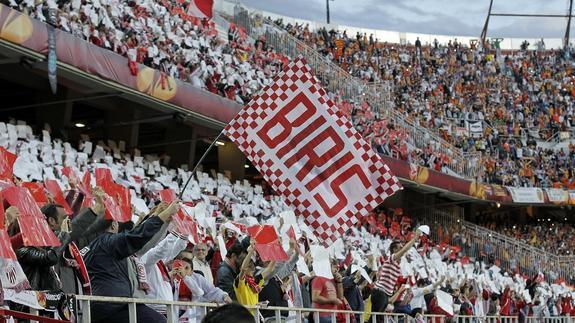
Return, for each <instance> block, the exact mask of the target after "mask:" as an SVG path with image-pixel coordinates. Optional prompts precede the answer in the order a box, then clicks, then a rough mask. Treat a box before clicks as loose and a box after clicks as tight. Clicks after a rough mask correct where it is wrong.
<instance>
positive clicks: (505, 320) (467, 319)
mask: <svg viewBox="0 0 575 323" xmlns="http://www.w3.org/2000/svg"><path fill="white" fill-rule="evenodd" d="M76 300H77V301H78V302H79V304H80V308H81V310H80V311H78V312H79V313H80V314H81V317H79V320H78V322H83V323H91V318H90V311H89V308H90V303H91V302H106V303H116V304H118V303H120V304H126V305H127V306H128V310H129V322H130V323H135V322H137V321H138V320H137V314H136V313H137V310H136V307H137V305H138V304H148V305H150V304H156V305H164V306H166V310H167V322H168V323H171V322H177V321H178V319H177V318H174V317H173V315H172V313H174V311H173V309H174V307H175V306H178V307H193V308H195V309H196V310H199V311H200V313H201V316H202V317H203V316H205V315H206V314H207V313H208V312H209V311H210V310H213V309H214V308H216V307H218V306H220V305H219V304H215V303H196V302H180V301H160V300H151V299H139V298H124V297H108V296H87V295H77V296H76ZM246 308H248V309H249V310H251V311H252V313H253V314H254V321H255V322H256V323H260V322H288V321H289V322H296V323H302V322H307V317H309V315H310V314H311V316H312V317H313V319H314V322H320V320H319V318H320V316H322V317H329V318H330V322H331V323H342V322H346V323H349V322H351V321H352V316H360V317H361V322H364V319H366V318H367V317H369V319H368V320H367V321H365V322H372V323H376V322H379V323H381V322H384V323H400V322H416V320H415V318H413V317H411V316H409V315H406V314H398V313H367V312H360V311H344V310H321V309H315V308H299V307H276V306H267V307H263V306H246ZM262 310H263V311H273V312H274V315H273V316H271V317H267V318H266V319H263V316H262V315H261V311H262ZM285 313H289V315H287V316H286V315H285ZM323 314H329V315H326V316H324V315H323ZM419 318H420V319H421V320H420V321H419V322H421V321H423V322H430V323H444V322H455V323H476V322H482V323H518V322H519V318H518V317H517V316H499V315H497V316H465V315H455V316H453V317H449V318H448V317H446V316H444V315H432V314H426V315H423V316H420V317H419ZM525 322H527V323H539V322H551V323H572V322H573V318H571V317H562V316H557V317H526V318H525Z"/></svg>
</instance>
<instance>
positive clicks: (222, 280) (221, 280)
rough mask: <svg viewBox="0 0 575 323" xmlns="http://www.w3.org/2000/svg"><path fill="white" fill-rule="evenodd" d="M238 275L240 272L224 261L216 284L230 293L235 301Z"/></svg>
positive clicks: (219, 268)
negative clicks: (235, 283)
mask: <svg viewBox="0 0 575 323" xmlns="http://www.w3.org/2000/svg"><path fill="white" fill-rule="evenodd" d="M237 275H238V273H237V272H236V271H235V270H234V269H233V268H232V267H231V266H230V265H228V264H227V262H225V261H222V262H221V263H220V267H218V274H217V277H216V278H217V279H216V286H217V287H219V288H220V289H221V290H223V291H224V292H226V293H228V295H230V298H231V299H233V300H234V301H237V299H236V293H235V291H234V280H235V279H236V276H237Z"/></svg>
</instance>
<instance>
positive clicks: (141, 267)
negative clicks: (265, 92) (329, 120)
mask: <svg viewBox="0 0 575 323" xmlns="http://www.w3.org/2000/svg"><path fill="white" fill-rule="evenodd" d="M8 4H9V5H10V6H12V7H16V8H18V9H19V10H22V11H24V12H28V14H30V15H31V16H33V17H35V18H37V19H40V20H43V21H45V20H46V19H45V16H46V9H48V8H51V9H55V8H58V11H57V15H56V16H57V22H56V25H57V26H58V27H59V28H62V29H64V30H66V31H68V32H71V33H73V34H75V35H77V36H78V37H81V38H83V39H86V40H88V41H90V42H92V43H94V44H96V45H99V46H103V47H106V48H109V49H110V50H113V51H115V52H117V53H119V54H122V55H125V56H127V57H128V58H129V60H130V62H131V63H130V64H129V66H127V68H131V69H132V71H133V72H134V73H137V70H135V69H137V66H136V65H135V64H133V63H132V62H138V63H142V64H145V65H147V66H150V67H153V68H157V69H159V70H161V71H163V72H164V73H165V74H166V75H170V76H173V77H176V78H178V79H182V80H186V81H189V82H191V83H192V84H194V85H195V86H198V87H201V88H204V89H207V90H209V91H212V92H214V93H217V94H220V95H224V96H226V97H228V98H230V99H232V100H235V101H238V102H243V103H245V102H247V101H248V100H249V98H250V97H251V95H253V94H254V93H256V92H257V91H258V90H259V89H260V88H261V87H263V86H265V85H266V84H268V83H269V81H270V79H271V78H272V77H273V75H275V73H276V72H277V71H278V70H279V69H280V68H281V66H282V65H283V64H285V62H286V60H287V58H286V57H283V56H281V55H278V54H276V53H275V52H274V51H273V48H267V47H266V46H265V44H264V42H263V41H262V40H258V41H257V43H255V44H249V41H248V40H247V38H246V37H245V33H244V32H243V31H242V30H241V29H240V28H236V27H232V28H231V29H230V31H229V35H228V41H227V42H226V41H222V40H220V39H218V37H217V32H216V30H215V26H214V24H213V22H209V21H206V20H198V19H195V18H191V17H187V16H186V15H185V13H184V12H183V7H182V4H181V3H179V2H177V1H174V2H170V1H169V0H165V1H162V2H154V1H151V0H147V1H138V2H127V3H123V2H119V1H107V0H92V1H82V2H80V1H72V2H68V3H60V2H58V3H56V2H52V1H47V2H42V3H35V2H30V1H22V2H16V1H10V2H8ZM168 13H169V14H168ZM286 28H287V29H288V30H289V31H290V32H291V33H293V34H294V35H296V36H297V37H300V38H302V39H304V40H306V41H308V42H309V43H310V44H312V45H314V46H322V47H319V48H318V50H320V51H322V52H324V53H325V54H326V55H333V59H334V60H336V61H337V62H338V63H340V64H341V66H343V67H344V68H345V69H346V70H349V71H350V73H351V74H352V75H354V76H357V77H360V78H362V79H366V80H375V81H377V80H388V81H393V82H394V84H395V91H396V96H395V97H396V102H395V104H396V106H397V109H399V110H400V111H402V113H404V114H405V115H406V116H407V117H409V118H411V119H413V120H414V121H415V122H417V123H418V124H421V125H424V126H426V127H429V128H436V129H445V128H446V127H451V128H452V129H453V125H459V126H461V125H464V122H466V121H467V122H469V121H472V122H473V121H476V120H480V121H485V122H487V123H490V125H489V127H485V129H484V130H483V132H482V133H481V135H480V136H479V137H478V138H471V137H469V136H465V135H458V133H457V132H456V131H453V130H452V131H443V134H444V136H445V139H447V140H450V141H452V142H453V143H454V144H455V145H457V146H458V147H461V148H462V149H464V150H467V151H472V150H480V151H483V152H484V153H485V154H486V156H487V157H486V160H485V163H486V164H487V165H488V166H487V167H486V175H485V180H486V181H488V182H495V183H499V182H501V184H507V185H515V186H534V185H536V186H562V187H569V186H571V185H572V178H573V174H572V173H571V172H572V170H571V169H573V167H572V166H573V164H574V163H575V158H574V149H573V147H570V150H569V152H562V153H560V154H558V155H557V156H555V155H554V154H552V153H551V152H549V151H541V150H539V149H537V148H535V147H534V145H533V144H529V145H528V146H527V147H523V146H522V143H521V141H520V140H519V139H518V135H519V134H521V132H522V131H528V132H529V131H530V130H531V129H532V128H536V129H537V131H536V133H535V134H533V133H532V132H529V133H530V134H531V135H534V136H539V137H542V138H547V137H548V136H550V135H553V134H554V133H556V132H557V131H559V130H568V128H570V125H571V123H570V122H571V118H572V107H571V90H572V89H573V88H572V85H571V81H570V77H571V75H572V67H571V66H570V63H569V62H570V61H566V60H564V59H563V58H562V57H561V56H560V55H558V54H557V53H555V52H544V53H529V52H520V53H519V54H514V55H508V56H506V57H505V58H504V57H503V56H502V55H500V54H499V53H500V52H499V51H496V52H497V53H498V55H493V54H492V53H491V52H489V53H487V51H486V52H485V53H484V52H482V51H481V50H479V49H477V48H466V47H464V46H462V45H461V44H458V43H456V42H455V43H451V44H448V46H439V45H438V44H434V45H433V46H425V47H423V46H415V47H412V46H391V45H388V44H379V43H378V42H377V40H373V39H370V40H367V37H365V35H363V37H362V36H361V35H359V36H360V37H356V38H355V40H354V39H352V38H349V37H347V36H346V35H344V34H342V35H341V37H337V36H336V35H337V32H335V31H334V32H327V31H325V30H322V31H319V32H317V33H315V32H311V31H309V30H306V28H305V27H300V26H297V27H294V26H291V27H290V26H286ZM339 39H343V40H344V44H345V47H344V48H343V53H339V54H338V53H337V50H336V49H338V47H337V46H335V45H334V44H336V43H337V40H339ZM322 42H323V45H322ZM332 43H333V44H332ZM336 56H337V57H336ZM334 97H335V96H334ZM335 99H336V102H337V104H338V106H340V108H341V109H342V111H344V113H346V114H348V115H350V116H352V117H353V120H354V124H355V125H356V127H358V129H359V130H360V131H361V132H362V134H363V135H364V136H366V138H368V139H371V140H372V141H373V142H374V146H376V147H375V148H376V149H377V150H378V151H380V152H382V153H386V154H390V155H392V156H395V157H398V158H402V159H406V160H409V161H411V162H414V163H418V164H423V165H426V166H429V167H431V168H434V169H437V170H440V171H442V170H443V168H444V167H445V165H446V164H447V160H446V159H448V158H449V156H438V155H437V154H436V153H435V152H434V149H433V147H432V146H430V147H429V148H428V149H426V150H425V149H424V150H422V149H413V147H412V146H413V145H411V147H410V144H409V138H407V136H406V133H405V131H404V130H402V129H396V128H395V126H394V125H393V124H391V123H389V122H386V121H385V120H377V119H375V118H374V117H373V116H371V115H370V112H369V105H368V103H365V102H364V103H356V102H345V101H343V100H338V99H337V98H335ZM421 102H425V104H421ZM522 129H523V130H522ZM0 138H1V143H2V144H1V145H0V146H2V147H5V148H6V150H1V152H2V156H3V157H2V158H3V160H2V163H1V166H2V167H3V172H2V176H3V184H2V185H3V188H4V189H9V188H10V187H13V186H14V185H16V186H17V187H20V188H26V189H28V190H30V192H31V193H33V196H34V199H35V201H36V202H37V203H38V206H41V207H42V209H41V210H42V213H43V215H44V216H45V218H46V221H47V222H46V223H47V225H48V226H49V227H50V229H51V230H52V231H53V232H54V234H56V235H57V236H58V238H59V240H60V241H61V243H62V245H63V247H58V248H39V247H33V246H25V245H24V237H23V233H22V230H21V229H23V228H21V227H20V221H22V219H23V218H25V216H23V215H22V214H25V213H26V212H29V210H19V209H18V208H17V207H16V206H14V205H10V206H9V205H5V206H6V207H7V208H6V212H5V213H6V214H5V223H4V225H5V228H6V229H7V231H8V234H9V236H10V242H11V245H12V247H13V248H14V250H15V251H16V256H17V260H18V263H19V264H20V265H21V267H22V269H23V272H22V274H21V275H19V276H18V281H17V282H14V281H12V280H10V281H6V275H5V274H4V275H2V279H3V280H2V284H3V287H4V288H21V287H23V286H27V285H28V286H29V287H30V288H31V289H32V290H63V291H65V292H67V293H77V292H79V290H80V289H81V287H85V286H79V285H78V283H77V281H78V280H80V281H84V283H85V282H86V281H85V280H86V277H88V278H89V282H90V286H91V291H90V292H91V293H92V294H93V295H103V296H122V297H139V298H144V297H147V298H150V299H158V300H191V301H196V302H214V303H219V304H222V303H230V302H232V301H236V302H239V303H240V304H242V305H246V306H252V305H257V304H262V303H265V304H267V305H275V306H286V307H287V306H298V307H314V308H321V309H346V308H348V309H353V310H358V311H365V312H366V316H365V317H362V316H356V317H355V319H356V322H360V321H364V320H366V319H369V313H371V312H392V313H405V314H408V315H411V316H413V317H417V318H419V317H420V315H421V314H424V313H430V314H442V315H446V316H448V317H449V316H453V315H454V314H461V315H474V316H485V315H505V316H507V315H509V316H518V317H525V316H527V315H533V316H537V317H545V316H558V315H575V304H574V303H573V299H574V294H573V292H572V290H570V289H569V288H568V287H567V286H566V285H565V284H561V282H554V283H549V282H546V281H545V279H544V277H543V275H542V274H535V275H530V276H527V277H525V276H523V275H521V272H520V268H518V267H517V266H516V267H515V269H516V271H515V272H514V271H505V270H502V269H501V268H500V267H498V266H497V264H496V263H495V261H494V259H491V258H489V257H475V256H474V255H473V254H474V253H473V252H468V250H473V248H477V246H475V244H478V243H476V242H472V241H470V239H462V245H461V246H460V245H449V243H451V241H449V240H448V241H432V240H431V239H430V237H429V231H428V230H429V228H427V230H426V229H425V228H423V227H420V226H419V225H418V224H417V223H415V222H414V221H413V219H410V218H409V217H408V216H406V215H403V214H402V212H401V211H400V210H392V211H390V210H377V211H375V212H374V213H373V214H371V215H370V216H369V217H366V218H365V219H364V220H363V221H362V222H361V223H360V224H358V226H357V227H354V228H352V229H351V230H350V232H348V234H347V235H346V236H345V237H343V238H342V239H339V240H337V242H336V243H334V244H333V245H332V246H331V247H330V248H329V249H328V250H325V249H324V247H323V246H322V245H321V244H320V243H319V241H318V239H317V238H315V236H314V235H313V232H312V231H311V230H310V229H309V228H308V227H307V226H306V225H305V224H304V223H302V222H300V221H297V220H294V219H295V217H293V215H290V214H291V213H290V211H289V208H288V207H287V206H286V205H285V204H284V203H283V201H282V200H281V199H280V198H279V197H276V196H265V195H264V190H263V188H262V187H259V186H251V185H250V184H249V183H245V182H243V183H240V182H236V183H233V184H232V183H231V182H230V181H229V180H228V179H227V178H226V177H224V176H222V175H221V174H218V175H215V176H213V177H210V176H208V174H206V173H202V172H199V173H197V174H189V173H188V172H186V171H185V170H184V169H177V170H176V169H171V170H168V169H167V168H166V167H165V166H162V165H161V162H162V160H161V159H160V158H158V157H157V156H139V154H137V153H134V155H133V156H132V155H130V154H127V153H126V152H124V151H122V149H121V148H120V147H121V145H117V144H116V143H113V142H108V143H107V144H104V143H98V144H97V145H95V144H93V143H91V142H89V141H85V142H82V143H81V144H80V145H79V146H78V148H77V149H75V148H73V147H72V146H71V145H70V144H69V143H63V142H61V141H60V140H57V139H55V140H52V138H50V134H49V133H48V132H45V133H43V135H42V137H41V138H37V137H35V136H34V134H33V133H32V131H31V129H30V128H29V127H27V126H24V125H18V126H15V125H13V124H3V123H0ZM7 151H11V152H13V153H15V154H16V159H15V161H14V163H13V166H11V167H10V169H9V171H8V173H6V168H5V167H7V166H6V165H10V162H8V159H6V158H7V157H6V156H8V155H9V154H8V153H7ZM102 169H108V170H109V177H106V176H108V175H106V174H108V173H107V172H106V171H98V170H102ZM6 174H7V175H8V176H6ZM80 174H90V175H84V177H81V176H80ZM99 174H100V175H102V174H104V175H103V176H104V177H101V176H100V175H99ZM507 174H509V175H508V176H507ZM12 176H13V177H12ZM189 176H194V179H193V180H192V181H191V185H190V186H189V187H188V189H187V190H186V191H184V194H183V196H182V201H183V202H168V201H167V200H168V198H167V196H168V195H170V194H173V193H175V192H179V191H180V189H181V188H182V185H183V183H184V182H185V181H186V180H187V179H188V178H189ZM80 178H82V179H81V180H80ZM86 179H87V180H86ZM47 180H54V181H56V182H57V183H58V187H59V188H60V190H61V192H60V193H61V194H62V196H60V195H59V194H57V193H58V192H57V191H54V190H53V189H50V190H49V191H50V193H48V192H46V191H45V189H44V188H43V186H42V182H43V181H44V182H45V183H46V181H47ZM100 181H102V182H100ZM38 185H39V189H38ZM115 185H120V186H122V187H124V188H125V189H119V191H121V192H126V191H125V190H126V189H128V192H129V195H128V196H129V198H127V199H120V202H121V205H117V208H113V206H114V203H111V202H110V196H109V195H111V193H110V191H108V190H114V189H115V188H114V187H115ZM46 186H48V185H46ZM104 186H105V187H104ZM170 190H171V191H170ZM64 192H65V193H66V198H65V199H64V198H61V197H63V196H64V195H63V193H64ZM170 192H171V193H170ZM43 195H47V196H45V198H44V197H42V196H43ZM116 212H117V213H116ZM182 212H183V213H182ZM119 213H121V214H123V215H125V214H124V213H127V214H128V215H129V216H128V219H125V218H124V220H125V221H118V220H117V218H116V217H119V216H120V215H119ZM186 213H187V214H193V215H194V216H193V218H194V220H195V227H196V231H194V230H190V231H188V229H187V227H186V225H185V223H182V217H181V215H182V214H184V218H185V217H186V216H185V214H186ZM110 218H112V219H114V220H110ZM265 224H267V225H271V227H272V228H273V230H271V231H272V232H270V231H269V230H267V229H266V230H264V228H269V227H265V226H264V227H260V229H261V230H262V231H266V232H267V234H271V235H272V236H273V235H274V234H275V235H277V236H278V237H277V239H278V240H279V243H280V244H281V245H282V248H283V249H284V250H285V252H286V257H285V258H283V259H281V260H277V261H275V260H270V259H269V258H270V257H269V256H270V255H269V253H267V252H266V250H265V249H262V247H261V244H260V243H258V241H257V240H258V239H257V236H258V234H259V233H254V232H249V231H248V230H247V228H248V227H253V226H257V225H265ZM547 229H549V228H548V227H542V228H540V229H539V228H534V229H533V230H532V231H531V232H530V233H527V234H530V236H529V237H532V236H533V234H532V232H533V231H535V232H536V234H535V235H536V236H537V241H538V246H540V247H542V248H546V249H547V250H551V248H553V247H554V246H558V247H561V248H562V249H561V250H569V249H570V248H571V250H573V249H572V245H571V246H570V245H568V244H565V245H563V246H562V245H560V244H559V242H558V241H559V240H557V239H555V237H554V238H553V239H549V240H548V238H549V237H548V235H549V234H548V233H547ZM551 229H552V230H551V231H552V232H555V233H557V237H559V238H558V239H561V238H560V237H561V235H560V234H566V235H567V237H569V236H571V237H572V233H569V232H568V231H566V230H568V229H566V228H561V229H559V228H557V229H556V231H553V228H551ZM557 230H563V231H561V232H560V231H557ZM424 231H427V232H424ZM520 232H522V231H520ZM457 234H458V233H452V235H457ZM520 235H521V236H524V235H525V233H520ZM463 240H465V241H463ZM531 240H532V239H531ZM565 240H567V241H569V238H566V239H565ZM572 240H573V239H570V241H572ZM367 242H369V243H367ZM72 244H73V245H75V246H76V247H77V249H79V250H81V252H80V254H82V255H83V256H82V257H81V258H77V257H76V255H74V254H72V252H71V251H69V250H70V249H69V248H68V247H70V246H71V245H72ZM480 247H481V248H485V247H484V246H481V245H480ZM67 248H68V249H67ZM322 254H324V255H325V254H330V255H331V257H330V258H328V259H324V258H323V257H321V255H322ZM263 258H265V259H267V260H266V261H263V260H262V259H263ZM3 261H4V260H3ZM326 261H327V263H326ZM84 262H85V265H86V275H83V274H82V271H81V268H82V266H80V265H79V264H80V263H84ZM326 264H327V266H326ZM322 268H323V269H324V270H322ZM326 268H329V269H330V270H327V271H326V270H325V269H326ZM542 268H543V267H542ZM547 268H548V267H545V269H547ZM2 270H7V267H6V266H2ZM571 279H572V278H571ZM567 283H571V284H572V283H573V282H572V281H567ZM11 302H13V303H8V306H10V307H12V308H17V309H19V308H21V305H18V304H15V303H14V302H15V301H14V300H12V301H11ZM137 312H138V318H139V320H141V321H158V322H161V321H164V320H165V316H166V315H167V313H166V308H165V307H161V306H145V305H138V306H137ZM128 313H129V310H128V308H127V306H124V305H111V304H104V303H99V304H98V303H95V304H93V306H92V319H93V320H94V321H95V322H98V321H101V322H109V321H113V320H117V321H125V320H126V319H127V315H128ZM252 313H253V312H252ZM173 314H174V315H176V316H177V317H180V318H181V320H183V321H190V322H196V321H199V320H201V319H202V317H203V312H202V311H201V310H199V309H197V308H195V307H189V308H175V309H174V313H173ZM262 315H263V316H264V317H271V316H273V315H274V313H273V312H272V311H265V310H263V311H262ZM282 315H284V316H293V315H295V314H294V313H292V312H290V311H289V310H286V311H285V313H282ZM328 319H329V318H328V317H327V316H323V315H322V317H321V318H320V321H322V322H324V321H328ZM340 319H341V318H340Z"/></svg>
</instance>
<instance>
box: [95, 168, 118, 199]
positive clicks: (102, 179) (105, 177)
mask: <svg viewBox="0 0 575 323" xmlns="http://www.w3.org/2000/svg"><path fill="white" fill-rule="evenodd" d="M95 175H96V185H98V186H99V187H101V188H102V190H104V192H106V193H108V191H109V190H110V188H111V187H110V186H112V185H111V184H113V183H114V179H113V178H112V173H111V172H110V170H109V169H107V168H97V169H96V171H95ZM108 194H109V193H108Z"/></svg>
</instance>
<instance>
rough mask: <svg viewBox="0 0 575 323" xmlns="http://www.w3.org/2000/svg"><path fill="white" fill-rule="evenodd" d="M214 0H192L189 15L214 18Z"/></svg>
mask: <svg viewBox="0 0 575 323" xmlns="http://www.w3.org/2000/svg"><path fill="white" fill-rule="evenodd" d="M213 7H214V0H190V3H189V5H188V10H187V14H188V16H192V17H198V18H208V19H212V16H213Z"/></svg>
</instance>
